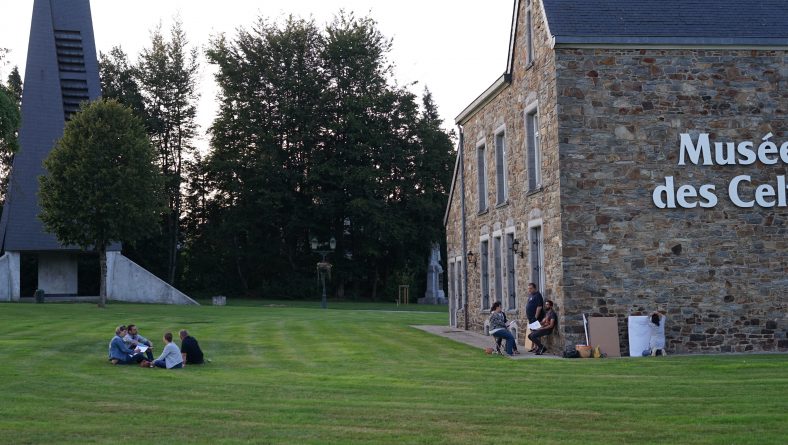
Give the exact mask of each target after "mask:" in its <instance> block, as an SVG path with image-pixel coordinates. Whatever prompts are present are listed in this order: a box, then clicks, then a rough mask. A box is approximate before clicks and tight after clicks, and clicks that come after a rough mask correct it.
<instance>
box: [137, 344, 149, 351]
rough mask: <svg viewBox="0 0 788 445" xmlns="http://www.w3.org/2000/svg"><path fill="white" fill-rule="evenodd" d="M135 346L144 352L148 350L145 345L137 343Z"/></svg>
mask: <svg viewBox="0 0 788 445" xmlns="http://www.w3.org/2000/svg"><path fill="white" fill-rule="evenodd" d="M137 348H138V349H139V350H140V352H145V351H147V350H148V347H147V346H145V345H137Z"/></svg>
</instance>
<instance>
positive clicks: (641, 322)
mask: <svg viewBox="0 0 788 445" xmlns="http://www.w3.org/2000/svg"><path fill="white" fill-rule="evenodd" d="M650 320H651V317H649V316H647V315H632V316H630V317H629V323H628V331H629V356H630V357H642V356H643V351H645V350H646V349H649V341H650V340H651V328H650V327H649V323H650ZM663 329H664V326H663ZM662 335H665V334H664V331H663V334H662Z"/></svg>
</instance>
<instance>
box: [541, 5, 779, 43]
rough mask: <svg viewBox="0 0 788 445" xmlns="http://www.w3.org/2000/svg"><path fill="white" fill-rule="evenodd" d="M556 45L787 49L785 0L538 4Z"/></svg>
mask: <svg viewBox="0 0 788 445" xmlns="http://www.w3.org/2000/svg"><path fill="white" fill-rule="evenodd" d="M542 4H543V5H544V10H545V13H546V16H547V21H548V23H549V25H550V32H551V34H552V35H553V37H554V38H555V44H556V45H557V46H558V45H561V44H589V45H593V44H611V45H616V44H619V45H638V44H645V45H679V46H697V47H703V46H710V45H722V46H786V45H788V2H786V0H757V1H751V2H745V1H741V0H582V1H577V0H542Z"/></svg>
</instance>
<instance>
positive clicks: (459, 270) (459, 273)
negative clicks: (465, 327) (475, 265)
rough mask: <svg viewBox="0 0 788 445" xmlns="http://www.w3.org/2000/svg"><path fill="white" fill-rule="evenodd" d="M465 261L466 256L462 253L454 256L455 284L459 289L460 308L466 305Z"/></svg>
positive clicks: (458, 300)
mask: <svg viewBox="0 0 788 445" xmlns="http://www.w3.org/2000/svg"><path fill="white" fill-rule="evenodd" d="M463 261H465V258H463V256H462V255H460V256H457V257H455V258H454V266H455V267H456V269H455V270H454V280H455V283H454V284H455V288H456V290H457V307H458V308H459V309H463V308H464V307H465V294H464V292H465V285H464V283H465V280H464V278H465V269H464V268H463Z"/></svg>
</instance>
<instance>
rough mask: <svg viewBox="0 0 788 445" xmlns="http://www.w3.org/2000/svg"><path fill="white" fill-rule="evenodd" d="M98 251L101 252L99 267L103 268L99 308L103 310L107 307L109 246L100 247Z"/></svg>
mask: <svg viewBox="0 0 788 445" xmlns="http://www.w3.org/2000/svg"><path fill="white" fill-rule="evenodd" d="M98 251H99V267H100V268H101V280H100V284H99V304H98V307H101V308H103V307H106V306H107V246H106V245H99V246H98Z"/></svg>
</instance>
